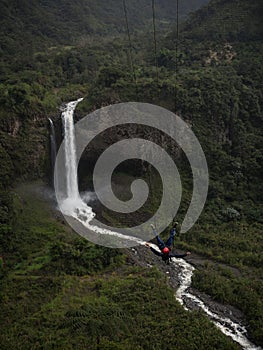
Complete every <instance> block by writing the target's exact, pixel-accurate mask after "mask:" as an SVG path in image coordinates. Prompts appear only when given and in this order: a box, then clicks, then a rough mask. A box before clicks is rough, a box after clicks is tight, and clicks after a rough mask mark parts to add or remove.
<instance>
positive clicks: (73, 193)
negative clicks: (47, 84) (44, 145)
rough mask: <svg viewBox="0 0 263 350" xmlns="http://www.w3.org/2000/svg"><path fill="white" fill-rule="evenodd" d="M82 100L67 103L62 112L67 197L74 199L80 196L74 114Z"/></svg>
mask: <svg viewBox="0 0 263 350" xmlns="http://www.w3.org/2000/svg"><path fill="white" fill-rule="evenodd" d="M82 100H83V98H79V99H78V100H77V101H72V102H69V103H68V104H67V105H66V107H65V109H64V111H63V112H62V121H63V127H64V140H65V165H66V182H67V197H68V198H70V199H73V200H74V199H78V198H79V189H78V172H77V160H76V143H75V129H74V118H73V115H74V110H75V108H76V106H77V104H78V103H79V102H80V101H82Z"/></svg>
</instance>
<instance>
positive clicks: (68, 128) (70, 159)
mask: <svg viewBox="0 0 263 350" xmlns="http://www.w3.org/2000/svg"><path fill="white" fill-rule="evenodd" d="M80 101H82V98H80V99H78V100H77V101H72V102H69V103H68V104H67V105H66V106H65V108H64V110H63V113H62V120H63V126H64V141H65V142H64V144H65V165H66V167H65V172H66V183H67V198H66V199H65V200H64V202H62V203H60V209H61V211H62V213H63V214H66V215H67V216H70V217H72V218H74V219H75V220H77V221H79V222H80V223H81V224H82V225H83V226H84V227H86V228H88V230H90V231H92V232H95V233H97V234H98V235H99V237H100V238H101V239H103V237H106V240H105V245H106V246H107V243H108V241H107V239H108V238H110V237H111V236H112V237H113V236H114V237H117V238H118V239H119V240H123V241H133V242H134V243H137V244H138V245H142V246H143V245H144V244H145V242H144V241H143V240H141V239H139V238H136V237H133V236H127V235H124V234H122V233H119V232H114V231H111V230H108V229H105V228H101V227H98V226H96V225H94V224H92V223H91V221H92V220H93V219H94V218H95V214H94V213H93V211H92V208H91V207H90V206H88V205H87V204H86V203H85V202H84V201H83V200H82V199H81V198H80V196H79V190H78V176H77V160H76V144H75V131H74V119H73V114H74V110H75V108H76V106H77V104H78V103H79V102H80ZM52 124H53V123H52ZM81 233H82V234H81V235H83V236H84V237H86V238H87V239H88V238H89V236H88V235H86V234H84V233H83V231H81ZM93 239H94V237H93ZM99 243H100V244H101V245H104V244H103V243H104V241H103V240H101V241H100V242H99ZM151 246H152V247H154V248H155V249H158V247H156V246H155V245H153V244H151ZM173 264H175V265H177V266H178V267H179V270H180V273H179V280H180V287H179V288H178V290H177V292H176V298H177V300H178V301H179V302H180V303H181V304H182V305H183V306H184V308H185V309H186V310H189V308H188V307H187V300H188V301H191V303H192V305H195V306H196V307H198V308H199V309H201V310H203V311H204V312H205V313H206V314H207V315H208V316H209V317H210V319H211V321H212V322H214V324H215V325H216V326H217V327H218V328H219V329H220V330H221V331H222V332H223V333H224V334H226V335H227V336H230V337H231V338H232V339H233V340H234V341H235V342H237V343H238V344H239V345H240V346H241V347H242V349H244V350H262V348H261V347H257V346H256V345H254V344H253V343H252V342H250V341H249V340H248V338H247V330H246V328H245V327H244V326H243V325H241V324H239V323H236V322H233V321H232V320H231V319H229V318H227V317H223V316H220V315H218V314H216V313H215V312H213V311H211V310H210V308H209V305H206V304H205V303H204V302H203V301H202V300H201V299H199V298H198V297H196V296H195V295H193V294H191V293H190V291H189V288H190V287H191V283H192V275H193V271H194V267H193V266H192V265H190V264H189V263H188V262H186V261H185V260H183V259H173Z"/></svg>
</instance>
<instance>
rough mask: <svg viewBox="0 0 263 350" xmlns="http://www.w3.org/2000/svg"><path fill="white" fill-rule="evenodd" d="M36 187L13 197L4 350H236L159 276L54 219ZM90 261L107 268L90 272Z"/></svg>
mask: <svg viewBox="0 0 263 350" xmlns="http://www.w3.org/2000/svg"><path fill="white" fill-rule="evenodd" d="M37 188H38V186H33V192H32V186H22V187H21V188H20V189H19V190H18V191H15V192H14V200H15V209H16V220H15V224H14V230H13V237H12V243H13V244H12V245H9V248H10V249H9V250H10V251H9V253H6V254H4V262H5V266H4V270H3V271H2V280H1V293H0V296H1V321H0V322H1V335H0V342H1V344H2V347H1V349H11V348H16V349H40V348H42V349H43V348H44V349H51V348H52V349H72V348H75V347H76V346H77V347H78V348H79V349H87V348H88V349H96V348H97V344H98V342H99V343H100V349H132V348H133V349H160V348H162V349H167V350H168V349H171V348H176V349H178V350H180V349H189V350H190V349H206V348H207V345H206V344H210V347H211V348H213V349H222V350H223V349H236V348H237V347H236V345H234V344H233V343H232V341H231V340H230V339H229V338H226V337H225V336H223V335H222V334H221V333H220V332H219V331H218V330H217V329H216V328H215V327H214V326H213V325H212V324H211V323H210V322H209V321H208V320H207V319H206V318H205V317H204V316H203V315H201V314H199V313H196V312H193V313H189V312H186V311H184V310H183V308H182V307H181V306H180V305H179V304H178V303H177V302H176V301H175V298H174V292H173V291H172V290H171V289H170V288H169V287H168V286H166V283H165V281H164V277H162V276H161V275H160V273H159V272H157V271H156V270H155V269H150V270H148V269H143V268H135V267H131V266H129V265H127V264H126V263H125V256H124V255H123V254H122V253H121V252H120V251H117V252H115V253H114V250H110V249H106V250H105V248H103V247H95V246H93V245H92V244H90V243H89V242H86V241H84V240H83V239H82V238H78V237H76V235H75V234H73V233H72V232H70V230H68V229H67V228H66V227H65V226H64V225H63V224H62V223H59V222H58V221H56V220H54V218H53V214H52V213H51V211H50V208H49V207H48V205H47V202H46V200H43V199H41V198H40V197H39V194H37V192H36V189H37ZM58 246H59V247H60V248H61V250H60V252H59V256H58V255H57V254H56V252H57V251H56V249H58ZM83 246H85V249H84V250H83V251H81V247H83ZM54 247H56V249H54ZM77 247H78V249H77ZM94 249H95V250H94ZM88 251H92V252H91V253H90V254H91V255H90V256H89V257H86V260H85V261H83V260H81V258H83V255H85V254H86V253H87V252H88ZM107 253H108V254H111V258H110V259H109V260H108V261H107ZM93 259H103V262H101V264H99V263H98V261H99V260H98V261H97V264H96V265H93V266H89V265H87V264H88V262H90V261H92V260H93ZM105 259H106V262H105ZM94 312H95V314H93V313H94ZM92 315H93V316H92ZM109 315H110V316H109ZM111 321H112V322H111ZM127 323H128V327H127ZM98 331H99V332H100V337H99V336H98Z"/></svg>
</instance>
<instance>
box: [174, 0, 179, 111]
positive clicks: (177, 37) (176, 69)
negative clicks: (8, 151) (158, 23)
mask: <svg viewBox="0 0 263 350" xmlns="http://www.w3.org/2000/svg"><path fill="white" fill-rule="evenodd" d="M175 40H176V41H175V82H174V111H175V112H176V110H177V81H178V41H179V0H176V39H175Z"/></svg>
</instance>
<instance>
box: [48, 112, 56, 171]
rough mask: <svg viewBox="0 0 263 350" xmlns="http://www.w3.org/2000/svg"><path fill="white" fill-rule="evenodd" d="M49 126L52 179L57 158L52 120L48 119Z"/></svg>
mask: <svg viewBox="0 0 263 350" xmlns="http://www.w3.org/2000/svg"><path fill="white" fill-rule="evenodd" d="M48 121H49V126H50V160H51V169H52V177H53V173H54V168H55V161H56V156H57V143H56V134H55V128H54V124H53V121H52V119H50V118H48Z"/></svg>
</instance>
